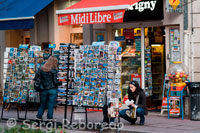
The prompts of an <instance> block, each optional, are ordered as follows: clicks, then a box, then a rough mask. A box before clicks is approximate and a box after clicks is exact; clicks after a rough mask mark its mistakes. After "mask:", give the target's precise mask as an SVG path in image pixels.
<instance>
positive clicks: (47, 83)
mask: <svg viewBox="0 0 200 133" xmlns="http://www.w3.org/2000/svg"><path fill="white" fill-rule="evenodd" d="M57 74H58V71H57V70H56V69H52V70H51V71H50V72H44V71H42V70H41V72H40V76H41V86H40V88H41V90H45V89H53V88H57V87H58V86H59V85H62V82H59V81H58V79H57Z"/></svg>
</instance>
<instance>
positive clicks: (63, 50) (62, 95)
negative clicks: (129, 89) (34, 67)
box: [53, 43, 78, 119]
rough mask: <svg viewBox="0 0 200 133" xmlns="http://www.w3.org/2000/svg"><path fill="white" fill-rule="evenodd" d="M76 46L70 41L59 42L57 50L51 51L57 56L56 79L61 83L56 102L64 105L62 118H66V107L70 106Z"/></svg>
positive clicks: (72, 93) (73, 92) (73, 93)
mask: <svg viewBox="0 0 200 133" xmlns="http://www.w3.org/2000/svg"><path fill="white" fill-rule="evenodd" d="M75 49H78V46H76V45H75V44H71V43H61V44H60V47H59V50H54V51H53V56H55V57H57V58H58V62H59V67H58V69H59V72H58V80H59V81H60V82H62V85H61V86H59V87H58V98H57V103H58V105H60V106H64V107H65V110H64V119H67V107H68V106H72V105H73V104H72V98H73V96H74V95H75V91H74V75H75V74H74V51H75Z"/></svg>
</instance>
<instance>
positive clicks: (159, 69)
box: [151, 44, 164, 100]
mask: <svg viewBox="0 0 200 133" xmlns="http://www.w3.org/2000/svg"><path fill="white" fill-rule="evenodd" d="M151 50H152V61H151V63H152V78H153V80H152V86H153V88H152V91H153V94H154V96H155V99H157V100H162V88H163V81H164V79H163V78H164V45H162V44H152V45H151Z"/></svg>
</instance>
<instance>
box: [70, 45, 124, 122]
mask: <svg viewBox="0 0 200 133" xmlns="http://www.w3.org/2000/svg"><path fill="white" fill-rule="evenodd" d="M101 44H102V43H100V44H99V43H95V42H94V43H93V45H83V46H80V49H78V50H75V53H74V55H75V64H74V65H75V66H74V67H75V78H74V90H73V92H75V93H74V95H72V96H70V97H71V98H70V100H69V103H70V104H71V105H72V112H71V119H70V123H71V122H72V117H73V114H74V107H76V106H78V107H84V108H85V115H86V123H87V120H88V119H87V109H88V108H97V109H100V108H103V107H104V105H108V104H109V103H110V102H112V105H113V108H114V111H115V112H116V113H118V101H119V98H121V90H120V76H121V75H120V72H121V67H120V65H121V64H120V63H121V61H120V60H121V47H119V43H117V42H111V43H110V45H101Z"/></svg>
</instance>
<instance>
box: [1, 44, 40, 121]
mask: <svg viewBox="0 0 200 133" xmlns="http://www.w3.org/2000/svg"><path fill="white" fill-rule="evenodd" d="M41 54H42V52H41V51H33V47H31V50H29V49H28V45H19V48H18V49H17V48H6V51H5V53H4V78H5V79H4V83H5V84H4V93H3V107H2V113H1V119H2V120H3V119H6V118H4V117H3V114H4V110H5V109H9V107H10V106H13V105H16V108H17V118H18V120H20V119H26V116H27V108H28V106H29V104H30V103H31V102H34V103H36V102H37V103H39V94H38V93H37V92H35V90H34V88H33V83H32V79H33V78H34V77H35V72H36V70H37V68H38V67H40V66H41V64H42V59H41V58H42V55H41ZM19 107H25V117H23V118H22V117H20V116H19V109H18V108H19Z"/></svg>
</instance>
